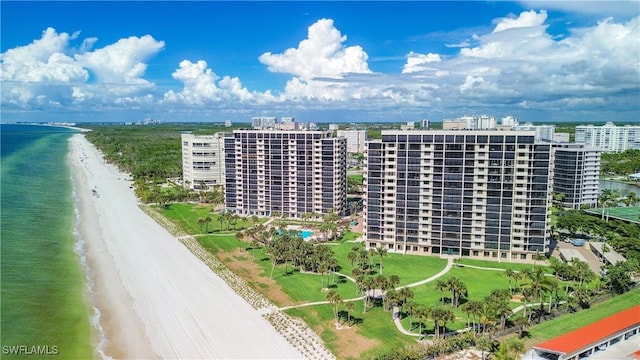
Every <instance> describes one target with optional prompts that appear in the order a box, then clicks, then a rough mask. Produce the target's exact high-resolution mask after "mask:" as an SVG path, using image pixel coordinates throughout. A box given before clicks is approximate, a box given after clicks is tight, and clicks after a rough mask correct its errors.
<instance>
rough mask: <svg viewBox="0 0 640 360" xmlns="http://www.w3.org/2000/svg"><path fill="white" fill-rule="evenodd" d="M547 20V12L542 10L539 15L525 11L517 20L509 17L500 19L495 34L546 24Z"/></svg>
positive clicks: (532, 11)
mask: <svg viewBox="0 0 640 360" xmlns="http://www.w3.org/2000/svg"><path fill="white" fill-rule="evenodd" d="M545 20H547V12H546V11H545V10H541V11H540V12H539V13H537V12H536V11H535V10H531V11H523V12H522V13H520V16H518V17H517V18H513V17H507V18H503V19H500V20H499V21H498V24H497V25H496V28H495V29H493V32H494V33H496V32H500V31H504V30H508V29H514V28H523V27H531V26H538V25H542V24H544V22H545Z"/></svg>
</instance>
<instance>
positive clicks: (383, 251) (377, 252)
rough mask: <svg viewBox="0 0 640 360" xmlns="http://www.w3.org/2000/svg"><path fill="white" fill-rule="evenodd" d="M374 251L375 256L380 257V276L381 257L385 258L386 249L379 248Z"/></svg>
mask: <svg viewBox="0 0 640 360" xmlns="http://www.w3.org/2000/svg"><path fill="white" fill-rule="evenodd" d="M375 249H376V254H377V255H378V256H379V257H380V274H381V275H382V257H383V256H387V251H388V250H387V249H385V248H384V247H382V246H381V247H379V248H375Z"/></svg>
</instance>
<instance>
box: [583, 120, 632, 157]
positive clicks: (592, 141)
mask: <svg viewBox="0 0 640 360" xmlns="http://www.w3.org/2000/svg"><path fill="white" fill-rule="evenodd" d="M575 142H576V143H577V144H585V145H588V146H595V147H598V148H599V149H600V150H602V151H603V152H622V151H625V150H627V149H640V124H638V125H625V126H616V125H614V124H613V123H612V122H608V123H606V124H605V125H603V126H594V125H579V126H576V139H575Z"/></svg>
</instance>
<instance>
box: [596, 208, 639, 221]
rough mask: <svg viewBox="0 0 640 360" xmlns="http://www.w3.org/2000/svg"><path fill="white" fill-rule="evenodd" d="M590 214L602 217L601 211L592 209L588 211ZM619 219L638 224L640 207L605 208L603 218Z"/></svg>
mask: <svg viewBox="0 0 640 360" xmlns="http://www.w3.org/2000/svg"><path fill="white" fill-rule="evenodd" d="M588 212H589V213H592V214H597V215H602V209H592V210H589V211H588ZM607 215H609V217H613V218H619V219H623V220H627V221H632V222H635V223H640V206H629V207H615V208H605V209H604V216H605V217H606V216H607Z"/></svg>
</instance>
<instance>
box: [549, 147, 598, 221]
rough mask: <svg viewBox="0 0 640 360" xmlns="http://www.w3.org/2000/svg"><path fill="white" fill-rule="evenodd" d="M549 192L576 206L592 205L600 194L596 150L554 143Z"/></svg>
mask: <svg viewBox="0 0 640 360" xmlns="http://www.w3.org/2000/svg"><path fill="white" fill-rule="evenodd" d="M553 150H554V153H555V156H554V169H553V192H554V194H556V195H559V194H563V197H562V198H561V200H560V203H561V204H562V205H563V206H565V207H570V208H573V209H579V208H580V206H581V205H583V204H585V205H589V207H595V206H597V205H598V195H599V193H600V150H599V149H598V148H595V147H588V146H584V145H582V144H554V145H553Z"/></svg>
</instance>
